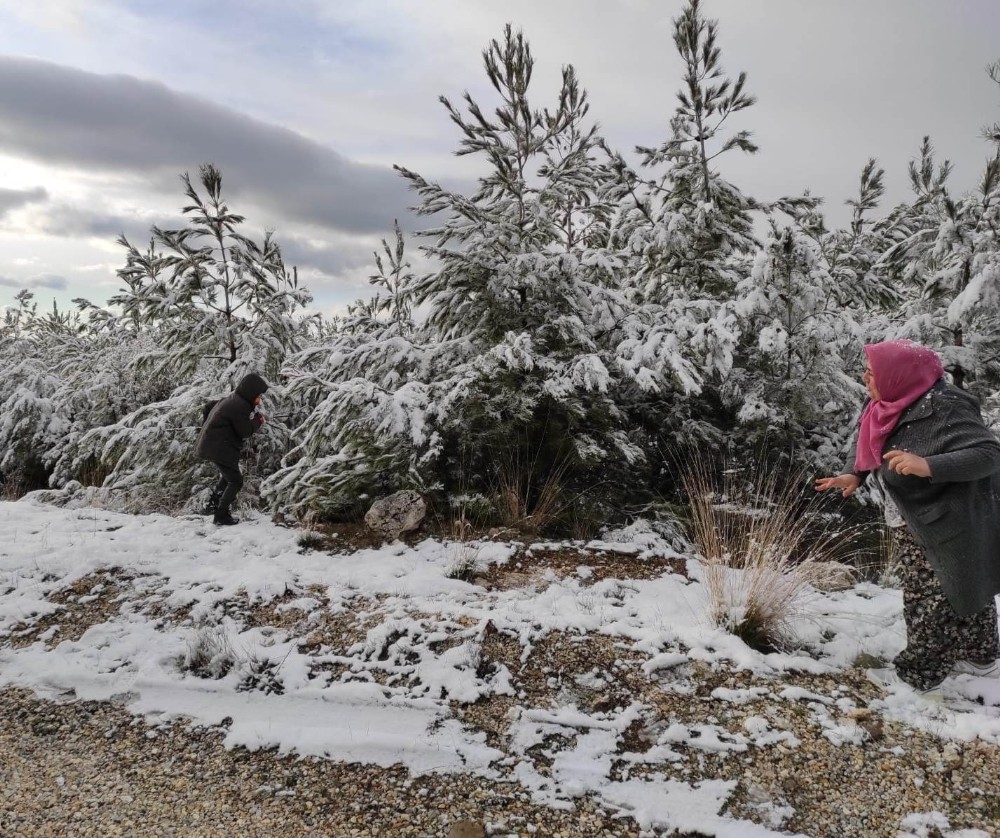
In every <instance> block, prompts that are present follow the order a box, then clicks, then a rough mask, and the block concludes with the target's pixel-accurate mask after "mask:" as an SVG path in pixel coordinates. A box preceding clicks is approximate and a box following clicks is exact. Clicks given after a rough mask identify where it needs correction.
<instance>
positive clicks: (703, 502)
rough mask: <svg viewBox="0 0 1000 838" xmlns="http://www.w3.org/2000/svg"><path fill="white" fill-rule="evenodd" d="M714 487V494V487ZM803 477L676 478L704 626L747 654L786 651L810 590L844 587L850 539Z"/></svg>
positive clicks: (697, 473) (733, 473)
mask: <svg viewBox="0 0 1000 838" xmlns="http://www.w3.org/2000/svg"><path fill="white" fill-rule="evenodd" d="M720 484H721V486H720ZM810 484H811V479H810V478H809V476H807V475H805V474H804V473H802V472H792V473H790V474H788V475H787V476H785V477H782V476H781V473H780V472H777V471H774V470H770V471H769V470H767V469H764V468H757V469H755V474H754V476H752V477H750V478H749V479H748V478H747V476H746V475H745V474H744V473H743V472H742V470H725V469H723V470H721V474H713V470H712V469H711V468H710V466H709V465H708V464H707V463H705V462H704V461H698V460H694V461H692V462H691V463H690V464H689V466H688V468H687V471H686V474H685V476H684V478H683V485H684V489H685V492H686V493H687V495H688V500H689V503H690V507H691V537H692V540H693V542H694V544H695V546H696V548H697V550H698V552H699V553H700V554H701V556H702V558H703V560H704V584H705V586H706V588H707V590H708V597H709V610H710V614H709V616H710V619H711V620H712V622H713V624H714V625H716V626H719V627H721V628H724V629H726V630H727V631H730V632H732V633H733V634H734V635H736V636H737V637H739V638H741V639H742V640H743V641H744V642H745V643H746V644H747V645H748V646H751V647H752V648H755V649H758V650H760V651H773V650H775V649H780V648H786V647H788V646H790V645H792V644H793V641H794V637H793V635H792V631H791V627H792V621H793V620H794V619H795V618H798V617H802V616H806V615H807V614H808V601H809V598H810V594H811V593H814V592H815V589H817V588H819V589H830V588H835V587H843V586H844V585H845V584H847V583H849V582H851V581H853V578H854V571H853V569H852V568H851V567H850V566H849V565H847V564H845V563H844V562H843V559H845V558H847V557H848V556H849V555H850V553H851V550H852V546H851V545H852V536H853V535H854V533H851V532H844V531H843V530H841V529H840V528H839V527H837V526H836V522H837V521H838V519H837V518H835V517H834V516H831V515H829V514H828V513H826V512H824V509H823V504H824V502H823V500H822V498H821V497H820V496H818V495H812V496H810V497H808V498H806V497H804V495H803V488H804V487H805V486H806V485H809V489H808V491H809V492H812V488H811V485H810Z"/></svg>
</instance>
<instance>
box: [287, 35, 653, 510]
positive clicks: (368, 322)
mask: <svg viewBox="0 0 1000 838" xmlns="http://www.w3.org/2000/svg"><path fill="white" fill-rule="evenodd" d="M483 61H484V65H485V69H486V74H487V77H488V79H489V81H490V83H491V85H492V88H493V90H494V91H495V93H496V95H497V97H498V99H499V102H498V104H497V106H496V107H495V108H494V109H492V110H491V109H489V108H484V107H482V106H480V104H479V103H478V102H477V101H476V100H475V99H473V97H472V96H471V95H470V94H468V93H466V94H465V97H464V103H465V109H464V110H463V109H461V108H459V107H456V106H455V105H453V104H452V103H451V102H450V101H449V100H448V99H447V98H445V97H442V98H441V101H442V103H443V104H444V106H445V108H446V109H447V111H448V114H449V116H450V118H451V120H452V121H453V122H454V123H455V125H456V126H458V128H459V130H460V131H461V140H460V145H459V149H458V151H457V153H458V154H460V155H476V156H478V157H480V158H481V159H482V160H483V163H484V167H485V173H484V174H483V175H482V176H481V177H480V178H479V185H478V188H477V189H476V190H475V191H474V192H473V193H472V194H471V195H465V194H460V193H458V192H455V191H452V190H449V189H447V188H445V187H443V186H441V185H439V184H437V183H434V182H432V181H429V180H427V179H426V178H424V177H422V176H421V175H419V174H417V173H415V172H413V171H410V170H408V169H405V168H403V167H397V168H398V170H399V171H400V173H401V174H402V175H403V176H404V177H405V178H407V180H408V181H409V182H410V184H411V186H412V187H413V189H414V190H415V191H416V193H417V194H418V195H419V196H420V205H419V207H418V212H420V213H421V214H424V215H428V216H437V217H439V218H440V221H439V223H438V225H437V226H435V227H433V228H432V229H429V230H427V231H424V232H422V233H421V234H420V235H421V236H423V237H424V238H425V239H427V240H428V241H429V242H430V243H429V244H427V245H425V246H424V247H423V248H422V250H423V251H424V252H425V253H426V255H427V256H429V257H430V259H431V260H432V264H433V265H434V266H435V269H434V270H432V271H431V272H430V273H428V274H426V275H424V276H419V277H417V276H413V275H412V274H410V273H409V272H406V273H404V274H402V275H400V277H399V279H400V282H399V287H398V288H397V290H396V292H395V295H394V299H397V300H398V299H405V301H406V305H407V306H412V308H413V310H414V311H419V312H420V315H421V319H420V322H419V324H409V323H406V324H405V328H404V323H403V322H402V321H400V322H399V323H393V322H392V321H391V320H388V321H386V320H385V319H384V317H385V313H382V317H381V318H379V319H376V318H373V317H372V316H371V315H373V314H375V313H378V312H377V311H376V309H373V308H371V307H358V308H356V309H355V310H354V313H353V314H354V317H353V319H352V320H350V321H349V322H348V323H347V324H344V325H343V326H342V327H341V328H340V329H339V330H338V335H337V336H336V338H335V339H334V340H333V341H332V342H331V343H330V344H329V345H328V346H327V347H326V348H325V349H323V350H316V351H315V352H313V353H310V357H309V358H308V359H304V358H299V359H298V360H297V362H298V363H299V364H300V366H302V367H307V366H308V364H305V363H303V362H304V361H305V360H308V361H309V362H310V363H311V364H312V365H313V366H314V367H315V368H316V369H318V370H321V371H322V372H321V373H319V374H315V375H316V381H315V386H316V387H319V388H325V390H326V395H325V397H323V398H322V399H320V401H319V407H318V408H317V410H316V412H314V414H313V416H312V417H310V419H309V421H308V423H307V424H306V425H304V426H303V427H302V428H301V429H300V431H299V432H297V436H298V435H299V434H301V435H302V436H303V438H304V439H308V440H309V442H308V443H305V442H304V443H303V445H300V446H299V447H298V448H297V449H296V451H295V452H294V455H293V456H294V457H300V459H299V461H298V462H297V463H292V462H289V464H288V465H289V468H292V469H296V470H297V471H294V472H293V471H287V472H283V473H282V474H281V475H278V476H276V478H275V482H274V484H273V485H274V486H275V488H276V498H279V499H280V498H281V497H282V496H284V497H286V498H288V497H290V496H292V495H294V498H293V500H294V502H295V503H296V504H298V503H299V501H298V500H295V498H299V499H301V498H303V495H302V492H300V490H298V489H296V488H294V486H295V483H296V479H297V478H294V477H293V474H299V475H303V474H305V475H308V479H307V480H306V481H305V482H306V483H308V484H309V488H308V490H306V491H307V492H308V493H311V494H312V497H313V499H314V500H313V501H310V502H311V503H313V504H314V505H315V504H322V503H324V502H329V503H330V504H332V505H333V506H336V505H337V504H338V503H342V502H343V501H345V500H346V499H347V498H349V497H350V496H351V494H352V492H353V493H355V496H356V494H357V493H358V492H366V491H372V490H373V489H377V488H381V489H382V490H388V489H391V488H395V487H400V486H405V485H410V486H412V485H419V486H423V487H425V488H426V487H439V488H441V489H442V490H443V491H444V492H445V493H446V494H448V493H452V492H460V491H472V492H488V491H489V489H490V484H491V481H494V480H495V479H496V475H497V473H498V472H499V471H503V470H505V469H508V470H509V469H510V468H513V469H514V470H515V471H520V472H521V473H520V474H519V479H520V478H523V480H524V482H523V484H522V485H521V486H519V487H518V488H519V491H520V490H523V491H524V492H525V493H526V494H527V495H530V494H531V493H532V492H533V491H535V490H536V489H537V484H539V483H544V482H545V481H546V480H547V479H548V478H549V477H551V476H552V475H553V474H555V473H556V472H557V471H558V473H559V474H560V475H561V477H562V478H563V479H564V480H565V481H575V482H576V485H577V486H579V485H582V484H584V483H586V481H587V480H593V479H595V478H594V472H595V471H596V470H597V469H598V467H599V464H603V465H604V466H605V467H606V468H607V467H608V466H609V464H610V463H615V464H618V463H623V464H625V463H628V462H630V461H634V460H635V459H636V458H637V457H639V456H641V452H640V451H638V450H637V449H636V448H635V447H634V446H633V445H632V443H631V441H630V440H629V439H628V437H627V435H626V434H625V432H624V430H623V428H622V426H621V423H620V421H619V414H618V411H617V407H616V405H615V400H614V391H615V388H616V386H617V382H618V381H619V379H621V378H622V377H623V376H625V375H626V374H627V372H626V371H625V370H624V369H623V368H621V367H620V366H618V365H617V364H616V359H615V358H614V356H613V354H612V353H610V352H609V350H608V348H607V346H608V343H607V341H606V340H602V337H604V336H606V335H608V334H610V333H611V332H612V331H613V329H614V328H615V327H616V325H617V324H618V323H619V322H620V321H621V320H622V319H624V312H623V309H624V307H625V305H626V302H625V300H624V298H623V297H622V296H621V295H620V294H618V293H617V292H616V290H615V284H616V281H617V278H616V277H615V270H616V263H615V260H614V258H611V257H609V255H608V252H607V248H606V243H607V224H606V219H607V217H608V215H609V212H610V208H609V205H608V204H607V202H606V201H605V200H604V199H603V197H602V195H603V193H604V189H603V187H602V179H603V180H608V179H610V172H609V170H608V168H607V165H606V161H604V160H603V157H604V154H603V151H602V147H601V141H600V138H599V136H598V135H597V132H596V129H595V128H594V127H593V126H592V125H589V124H588V122H587V113H588V108H589V105H588V103H587V97H586V94H585V92H584V91H583V90H582V88H581V87H580V85H579V82H578V81H577V78H576V74H575V72H574V70H573V69H572V67H566V68H564V71H563V74H562V84H561V88H560V91H559V95H558V98H557V100H556V104H555V106H554V107H553V108H552V109H539V108H538V107H536V106H535V105H534V104H533V103H532V101H531V99H530V98H529V88H530V83H531V78H532V73H533V65H534V62H533V58H532V55H531V50H530V47H529V45H528V43H527V42H526V41H525V39H524V37H523V35H522V34H521V33H514V32H513V31H512V29H511V27H510V26H508V27H507V28H506V29H505V32H504V36H503V38H502V39H499V40H494V41H492V42H491V43H490V45H489V46H488V47H487V49H486V50H485V51H484V52H483ZM376 308H377V307H376ZM323 353H325V354H326V356H327V357H326V359H320V355H321V354H323ZM302 380H304V379H302ZM303 386H307V385H303ZM308 386H312V385H308ZM321 424H322V425H325V427H326V428H327V430H326V431H323V430H320V427H319V426H320V425H321ZM323 491H325V492H327V495H328V500H327V501H323V500H322V494H323ZM289 493H291V494H289ZM338 498H339V500H338ZM299 509H300V510H301V509H302V507H301V505H299Z"/></svg>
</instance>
